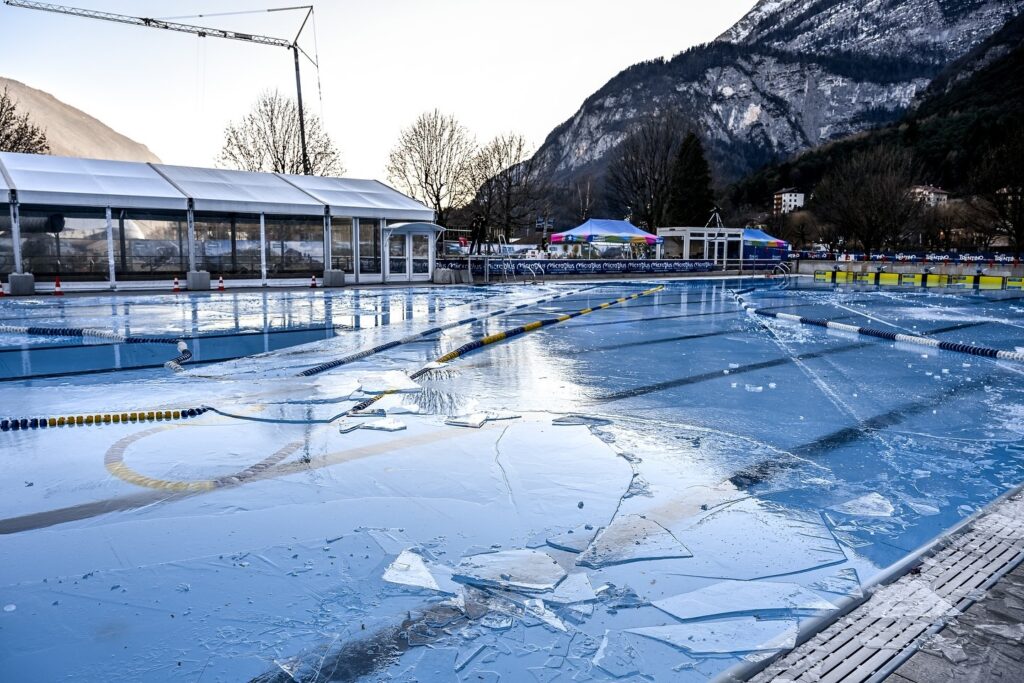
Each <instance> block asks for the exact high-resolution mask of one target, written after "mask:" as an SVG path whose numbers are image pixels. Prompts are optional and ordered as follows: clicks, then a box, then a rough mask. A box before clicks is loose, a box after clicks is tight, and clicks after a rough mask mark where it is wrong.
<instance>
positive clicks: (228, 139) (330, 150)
mask: <svg viewBox="0 0 1024 683" xmlns="http://www.w3.org/2000/svg"><path fill="white" fill-rule="evenodd" d="M305 119H306V150H307V154H308V156H309V172H310V173H311V174H312V175H333V176H338V175H342V174H343V173H345V167H344V166H342V163H341V154H340V153H339V152H338V149H337V148H336V147H335V146H334V143H333V142H332V141H331V138H330V136H329V135H328V134H327V131H325V130H324V128H323V125H322V124H321V122H320V119H319V117H317V116H313V115H311V114H309V113H308V112H306V115H305ZM217 161H218V163H220V164H223V165H224V166H229V167H232V168H237V169H240V170H243V171H264V172H271V173H293V174H301V173H302V172H303V165H302V142H301V139H300V135H299V108H298V106H297V105H296V103H295V100H292V99H289V98H287V97H284V96H283V95H282V94H281V93H280V92H278V91H277V90H267V91H265V92H263V93H262V94H261V95H260V96H259V99H257V100H256V103H255V104H254V105H253V107H252V110H251V111H250V112H249V113H248V114H246V115H245V117H244V118H242V120H241V121H238V122H232V123H229V124H228V126H227V128H225V129H224V147H223V148H221V151H220V155H219V156H218V157H217Z"/></svg>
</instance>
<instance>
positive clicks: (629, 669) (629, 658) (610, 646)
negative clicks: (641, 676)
mask: <svg viewBox="0 0 1024 683" xmlns="http://www.w3.org/2000/svg"><path fill="white" fill-rule="evenodd" d="M593 662H594V665H595V666H598V667H600V668H601V669H604V670H605V671H607V672H608V673H610V674H611V675H612V676H614V677H615V678H625V677H626V676H634V675H636V674H638V673H640V671H641V670H643V668H644V661H643V659H642V658H641V657H640V653H639V652H638V651H637V649H636V648H635V647H634V646H633V644H632V643H630V642H629V639H628V638H627V637H626V636H625V635H624V634H623V633H622V632H621V631H605V633H604V640H602V641H601V647H600V648H598V650H597V653H596V654H595V655H594V659H593Z"/></svg>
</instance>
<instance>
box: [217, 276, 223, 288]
mask: <svg viewBox="0 0 1024 683" xmlns="http://www.w3.org/2000/svg"><path fill="white" fill-rule="evenodd" d="M217 291H218V292H223V291H224V276H223V275H221V276H220V277H219V278H217Z"/></svg>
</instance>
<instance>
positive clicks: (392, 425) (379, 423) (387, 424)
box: [360, 417, 405, 432]
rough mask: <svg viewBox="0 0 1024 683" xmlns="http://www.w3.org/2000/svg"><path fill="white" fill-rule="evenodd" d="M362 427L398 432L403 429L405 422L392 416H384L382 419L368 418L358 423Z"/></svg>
mask: <svg viewBox="0 0 1024 683" xmlns="http://www.w3.org/2000/svg"><path fill="white" fill-rule="evenodd" d="M360 427H361V428H363V429H372V430H374V431H378V432H400V431H402V430H403V429H405V423H404V422H401V421H399V420H396V419H395V418H393V417H386V418H384V419H383V420H370V421H369V422H364V423H363V424H361V425H360Z"/></svg>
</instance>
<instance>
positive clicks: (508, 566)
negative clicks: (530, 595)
mask: <svg viewBox="0 0 1024 683" xmlns="http://www.w3.org/2000/svg"><path fill="white" fill-rule="evenodd" d="M452 578H453V579H454V580H455V581H458V582H459V583H468V584H470V585H473V586H487V587H492V588H502V589H505V590H522V591H534V592H539V591H549V590H551V589H553V588H554V587H555V586H557V585H558V583H559V582H560V581H561V580H562V579H564V578H565V570H563V569H562V568H561V567H559V566H558V563H557V562H555V561H554V560H553V559H552V558H551V556H550V555H548V554H547V553H544V552H541V551H539V550H531V549H529V548H522V549H517V550H502V551H500V552H496V553H483V554H481V555H471V556H469V557H465V558H463V559H462V562H460V563H459V566H458V567H456V568H455V573H454V574H453V575H452Z"/></svg>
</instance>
